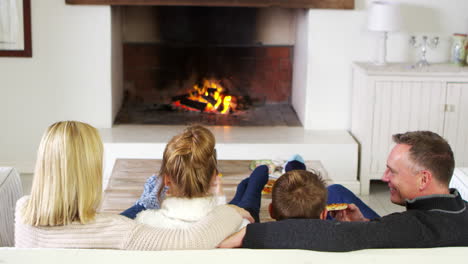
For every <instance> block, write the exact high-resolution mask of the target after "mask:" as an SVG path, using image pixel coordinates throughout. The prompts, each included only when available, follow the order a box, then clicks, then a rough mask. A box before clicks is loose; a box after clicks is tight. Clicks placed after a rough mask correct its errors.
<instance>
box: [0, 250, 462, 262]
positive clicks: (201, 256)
mask: <svg viewBox="0 0 468 264" xmlns="http://www.w3.org/2000/svg"><path fill="white" fill-rule="evenodd" d="M467 257H468V247H459V248H457V247H450V248H428V249H366V250H359V251H353V252H347V253H331V252H318V251H310V250H254V249H213V250H182V251H180V250H179V251H177V250H176V251H123V250H103V249H94V250H93V249H16V248H0V263H2V264H10V263H35V264H39V263H47V264H54V263H68V264H73V263H77V264H78V263H79V264H83V263H112V264H118V263H125V264H128V263H173V264H177V263H203V264H210V263H214V264H221V263H222V264H229V263H233V264H240V263H258V264H260V263H262V264H272V263H281V264H284V263H316V264H318V263H346V264H350V263H356V264H363V263H379V264H385V263H389V264H390V263H391V264H395V263H424V264H430V263H437V264H440V263H466V260H467Z"/></svg>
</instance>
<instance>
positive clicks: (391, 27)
mask: <svg viewBox="0 0 468 264" xmlns="http://www.w3.org/2000/svg"><path fill="white" fill-rule="evenodd" d="M401 20H402V19H401V13H400V6H399V4H397V3H392V2H388V1H373V2H372V3H371V6H370V8H369V13H368V20H367V28H368V29H369V30H370V31H376V32H378V33H379V37H378V38H377V44H376V56H375V61H374V64H375V65H386V64H387V62H386V57H387V34H388V32H391V31H398V30H399V29H400V28H401Z"/></svg>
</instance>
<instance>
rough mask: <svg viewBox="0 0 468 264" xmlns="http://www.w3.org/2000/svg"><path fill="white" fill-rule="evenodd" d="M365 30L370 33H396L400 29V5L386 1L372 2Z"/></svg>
mask: <svg viewBox="0 0 468 264" xmlns="http://www.w3.org/2000/svg"><path fill="white" fill-rule="evenodd" d="M367 28H368V29H369V30H372V31H386V32H388V31H398V30H399V29H400V28H401V12H400V5H399V4H398V3H390V2H387V1H374V2H372V4H371V7H370V8H369V14H368V20H367Z"/></svg>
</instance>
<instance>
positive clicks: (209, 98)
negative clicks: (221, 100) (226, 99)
mask: <svg viewBox="0 0 468 264" xmlns="http://www.w3.org/2000/svg"><path fill="white" fill-rule="evenodd" d="M202 97H203V99H205V100H206V101H208V103H210V104H212V105H216V102H217V100H216V99H214V98H213V96H211V95H203V96H202Z"/></svg>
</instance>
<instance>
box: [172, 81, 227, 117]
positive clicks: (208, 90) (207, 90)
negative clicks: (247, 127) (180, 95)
mask: <svg viewBox="0 0 468 264" xmlns="http://www.w3.org/2000/svg"><path fill="white" fill-rule="evenodd" d="M187 99H189V100H192V101H197V102H202V103H206V107H205V109H203V111H204V112H216V113H221V114H228V113H229V112H230V110H235V103H234V102H233V101H232V100H233V98H232V96H231V95H225V91H224V88H223V87H222V86H221V84H220V83H219V81H217V80H213V79H204V80H203V86H202V87H200V86H198V85H194V86H193V90H192V91H191V92H189V95H188V97H187ZM174 105H175V106H177V107H183V108H185V109H188V110H195V111H200V110H199V109H194V108H191V107H187V106H184V105H183V104H181V103H180V101H176V102H174ZM221 105H222V106H223V107H222V109H220V106H221Z"/></svg>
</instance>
